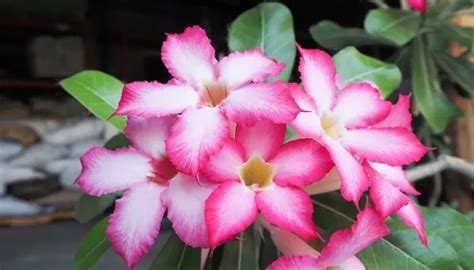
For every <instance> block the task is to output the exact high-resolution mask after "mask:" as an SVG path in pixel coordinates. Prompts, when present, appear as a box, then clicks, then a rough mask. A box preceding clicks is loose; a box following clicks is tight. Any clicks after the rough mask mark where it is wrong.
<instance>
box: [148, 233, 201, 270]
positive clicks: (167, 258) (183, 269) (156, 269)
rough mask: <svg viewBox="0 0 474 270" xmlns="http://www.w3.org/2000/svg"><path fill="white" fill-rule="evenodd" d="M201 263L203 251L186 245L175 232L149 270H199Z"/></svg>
mask: <svg viewBox="0 0 474 270" xmlns="http://www.w3.org/2000/svg"><path fill="white" fill-rule="evenodd" d="M200 263H201V249H199V248H192V247H190V246H188V245H186V244H185V243H183V241H181V240H180V239H179V237H178V236H177V235H176V234H175V233H174V232H173V233H172V234H171V236H170V238H169V239H168V241H166V243H165V245H164V246H163V248H162V249H161V250H160V252H159V253H158V255H157V256H156V257H155V259H154V260H153V262H152V263H151V266H150V268H149V270H163V269H166V270H168V269H169V270H171V269H173V270H174V269H176V270H194V269H195V270H199V266H200Z"/></svg>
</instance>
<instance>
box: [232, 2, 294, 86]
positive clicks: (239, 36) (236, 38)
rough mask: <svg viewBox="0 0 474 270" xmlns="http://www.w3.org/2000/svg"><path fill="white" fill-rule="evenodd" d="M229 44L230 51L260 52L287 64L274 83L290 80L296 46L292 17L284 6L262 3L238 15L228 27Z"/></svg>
mask: <svg viewBox="0 0 474 270" xmlns="http://www.w3.org/2000/svg"><path fill="white" fill-rule="evenodd" d="M228 44H229V49H230V50H231V51H243V50H248V49H251V48H260V49H261V50H262V51H263V52H264V53H265V54H266V55H267V56H268V57H271V58H273V59H276V60H277V61H278V62H283V63H285V64H286V66H285V69H284V70H283V71H282V73H281V74H280V76H278V77H277V78H273V80H282V81H285V82H286V81H288V80H289V78H290V75H291V70H292V68H293V64H294V62H295V55H296V46H295V33H294V30H293V17H292V15H291V12H290V10H289V9H288V8H287V7H286V6H285V5H283V4H280V3H262V4H259V5H257V6H256V7H255V8H252V9H249V10H247V11H245V12H244V13H242V14H240V16H239V17H237V19H235V20H234V21H233V22H232V24H231V25H230V29H229V37H228Z"/></svg>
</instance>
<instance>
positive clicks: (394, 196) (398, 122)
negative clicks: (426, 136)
mask: <svg viewBox="0 0 474 270" xmlns="http://www.w3.org/2000/svg"><path fill="white" fill-rule="evenodd" d="M375 126H376V127H397V128H405V129H407V130H408V129H410V127H411V114H410V96H408V95H407V96H404V95H400V96H399V98H398V101H397V103H396V104H395V105H393V106H392V109H391V110H390V113H389V114H388V116H387V117H386V118H385V119H384V120H382V121H381V122H379V123H377V124H376V125H375ZM363 166H364V170H365V172H366V173H367V175H368V176H369V181H370V197H371V198H372V201H373V202H374V205H375V209H376V210H377V212H379V213H380V214H381V215H382V217H384V218H385V217H388V216H389V215H391V214H393V213H397V214H398V215H399V216H400V217H401V218H402V220H403V221H404V222H405V224H406V225H407V226H409V227H411V228H413V229H414V230H416V232H417V233H418V236H419V238H420V241H421V242H422V243H423V244H424V245H425V246H427V245H428V243H427V239H426V236H425V233H424V222H423V218H422V216H421V213H420V211H419V210H418V209H417V208H416V206H415V204H414V203H413V202H412V201H411V200H410V199H409V198H408V197H407V196H406V195H405V193H407V194H411V195H419V194H420V193H419V192H418V191H416V190H415V188H413V186H412V185H411V183H410V180H409V179H408V177H407V175H406V173H405V171H404V170H403V168H402V167H401V166H396V167H393V166H389V165H386V164H381V163H375V162H370V161H367V160H365V161H363Z"/></svg>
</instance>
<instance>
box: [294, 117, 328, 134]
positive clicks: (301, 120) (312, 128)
mask: <svg viewBox="0 0 474 270" xmlns="http://www.w3.org/2000/svg"><path fill="white" fill-rule="evenodd" d="M291 127H292V128H293V129H294V130H295V131H296V133H298V134H300V135H302V136H307V137H311V138H319V137H320V136H321V135H322V134H323V130H322V128H321V119H320V118H319V115H317V114H316V113H315V112H300V113H299V114H298V115H297V116H296V119H295V120H293V122H291Z"/></svg>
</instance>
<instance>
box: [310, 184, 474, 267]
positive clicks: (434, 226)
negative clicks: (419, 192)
mask: <svg viewBox="0 0 474 270" xmlns="http://www.w3.org/2000/svg"><path fill="white" fill-rule="evenodd" d="M313 203H314V206H315V213H314V221H315V223H316V224H317V225H318V226H319V227H320V228H321V229H323V230H326V231H329V232H334V231H336V230H339V229H344V228H349V227H350V226H351V225H352V224H353V222H354V221H355V217H356V214H357V210H356V208H355V207H354V205H353V204H351V203H349V202H346V201H344V200H343V199H341V197H340V195H339V194H338V193H337V192H333V193H327V194H322V195H317V196H314V197H313ZM420 210H421V212H422V215H423V218H424V220H425V231H426V235H427V238H428V243H429V246H430V248H429V249H427V248H425V247H424V246H423V245H421V243H420V241H419V239H418V235H417V234H416V232H415V231H414V230H412V229H410V228H408V227H406V226H405V225H404V224H403V223H402V222H401V220H400V219H398V218H389V219H388V221H387V225H388V226H389V227H390V231H391V234H390V235H388V236H386V237H385V238H383V239H381V240H379V241H377V242H375V243H374V244H373V245H371V246H370V247H368V248H366V249H365V250H363V251H362V252H360V253H359V254H358V257H359V258H360V259H361V260H362V262H363V263H364V265H365V266H366V267H367V269H369V270H371V269H383V270H392V269H393V270H411V269H440V270H441V269H472V265H474V261H473V260H474V257H473V256H472V254H474V246H472V245H470V243H472V242H473V241H474V238H473V237H474V225H473V224H472V223H471V222H470V221H469V220H468V219H467V218H466V217H464V216H463V215H461V214H460V213H458V212H456V211H454V210H452V209H448V208H424V207H420ZM461 267H462V268H461Z"/></svg>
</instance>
